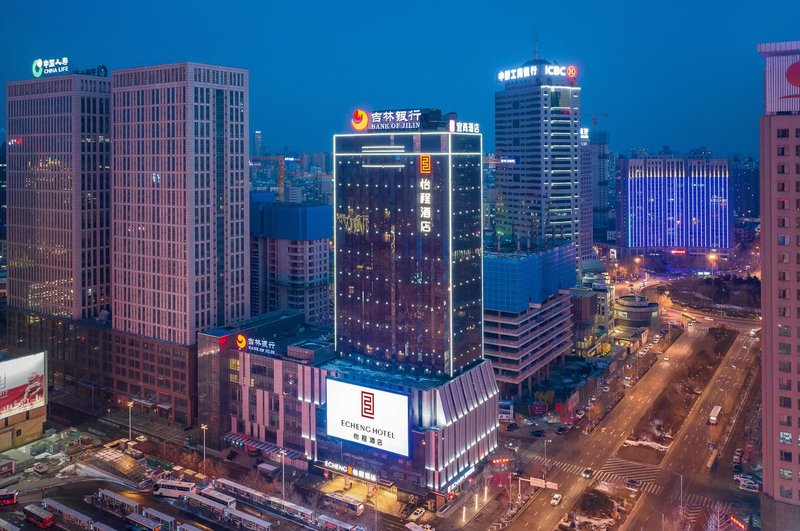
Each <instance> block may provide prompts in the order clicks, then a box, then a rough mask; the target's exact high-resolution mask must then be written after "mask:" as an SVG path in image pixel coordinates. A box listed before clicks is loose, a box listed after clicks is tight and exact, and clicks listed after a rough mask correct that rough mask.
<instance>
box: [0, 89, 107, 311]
mask: <svg viewBox="0 0 800 531" xmlns="http://www.w3.org/2000/svg"><path fill="white" fill-rule="evenodd" d="M110 84H111V80H110V79H108V78H107V77H99V76H97V75H94V76H92V75H84V74H69V75H63V76H52V77H46V76H45V77H40V78H37V79H29V80H24V81H13V82H10V83H9V84H8V87H7V100H8V128H7V131H8V141H7V144H8V155H7V156H8V168H7V175H8V203H9V208H8V252H9V261H8V305H9V307H10V308H14V309H17V310H21V311H24V312H32V313H36V314H40V315H45V316H54V317H62V318H68V319H93V318H96V317H98V316H100V314H101V312H103V311H106V312H107V311H108V310H110V308H111V278H110V274H109V273H110V271H109V263H110V262H109V247H110V241H109V210H110V173H111V172H110V159H109V157H110V152H111V149H110V139H109V116H110V108H109V103H110V88H111V87H110Z"/></svg>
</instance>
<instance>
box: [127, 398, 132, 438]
mask: <svg viewBox="0 0 800 531" xmlns="http://www.w3.org/2000/svg"><path fill="white" fill-rule="evenodd" d="M132 414H133V400H130V401H129V402H128V440H129V441H132V440H133V427H132V424H131V416H132Z"/></svg>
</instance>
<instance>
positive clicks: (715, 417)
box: [708, 406, 722, 424]
mask: <svg viewBox="0 0 800 531" xmlns="http://www.w3.org/2000/svg"><path fill="white" fill-rule="evenodd" d="M720 413H722V408H721V407H720V406H714V408H713V409H712V410H711V413H710V414H709V415H708V423H709V424H716V423H718V422H719V416H720Z"/></svg>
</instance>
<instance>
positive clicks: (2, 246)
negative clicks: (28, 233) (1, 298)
mask: <svg viewBox="0 0 800 531" xmlns="http://www.w3.org/2000/svg"><path fill="white" fill-rule="evenodd" d="M7 190H8V181H7V179H6V143H5V141H2V142H0V262H2V263H6V260H7V259H8V216H7V212H8V210H7V205H8V199H7V195H6V192H7Z"/></svg>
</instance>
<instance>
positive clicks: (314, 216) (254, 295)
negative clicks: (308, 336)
mask: <svg viewBox="0 0 800 531" xmlns="http://www.w3.org/2000/svg"><path fill="white" fill-rule="evenodd" d="M262 195H263V194H262V193H251V197H250V245H251V248H250V253H251V255H250V256H251V263H250V274H251V280H250V290H251V294H250V306H251V311H250V313H251V314H252V315H253V316H256V315H260V314H262V313H267V312H272V311H275V310H298V311H300V312H302V313H303V315H304V317H305V321H306V322H307V323H310V324H322V323H330V322H331V321H332V320H333V299H332V297H331V267H330V264H331V260H330V254H331V242H332V241H333V210H332V209H331V207H330V205H302V204H290V203H276V202H275V201H274V200H266V201H264V200H261V199H260V197H259V196H262Z"/></svg>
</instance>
